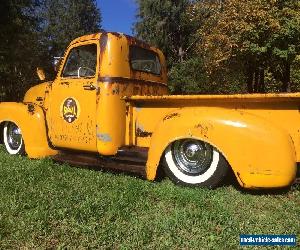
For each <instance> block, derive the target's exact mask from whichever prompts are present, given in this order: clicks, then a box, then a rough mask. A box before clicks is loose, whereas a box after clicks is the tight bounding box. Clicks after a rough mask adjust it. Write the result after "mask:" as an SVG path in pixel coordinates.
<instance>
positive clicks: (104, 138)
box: [97, 133, 112, 142]
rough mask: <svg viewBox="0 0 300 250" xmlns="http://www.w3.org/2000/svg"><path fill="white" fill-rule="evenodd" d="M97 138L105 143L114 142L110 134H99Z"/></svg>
mask: <svg viewBox="0 0 300 250" xmlns="http://www.w3.org/2000/svg"><path fill="white" fill-rule="evenodd" d="M97 138H98V139H99V140H100V141H103V142H111V141H112V139H111V136H110V135H109V134H105V133H98V134H97Z"/></svg>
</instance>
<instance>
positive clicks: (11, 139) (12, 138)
mask: <svg viewBox="0 0 300 250" xmlns="http://www.w3.org/2000/svg"><path fill="white" fill-rule="evenodd" d="M7 142H8V145H9V147H10V148H11V149H13V150H17V149H18V148H19V147H20V146H21V144H22V134H21V130H20V129H19V128H18V127H17V126H16V125H15V124H13V123H10V125H9V126H8V129H7Z"/></svg>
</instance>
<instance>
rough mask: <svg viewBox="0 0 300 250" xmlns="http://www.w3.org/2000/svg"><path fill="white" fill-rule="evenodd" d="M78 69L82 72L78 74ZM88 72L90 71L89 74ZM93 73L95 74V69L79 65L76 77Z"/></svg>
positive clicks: (92, 74)
mask: <svg viewBox="0 0 300 250" xmlns="http://www.w3.org/2000/svg"><path fill="white" fill-rule="evenodd" d="M80 71H83V72H82V74H80ZM89 72H90V74H89ZM94 75H95V71H94V70H92V69H91V68H89V67H79V68H78V70H77V76H78V78H79V77H80V76H94Z"/></svg>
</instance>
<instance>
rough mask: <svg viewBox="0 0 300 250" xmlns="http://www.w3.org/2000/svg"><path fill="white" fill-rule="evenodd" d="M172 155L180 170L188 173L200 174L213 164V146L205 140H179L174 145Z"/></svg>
mask: <svg viewBox="0 0 300 250" xmlns="http://www.w3.org/2000/svg"><path fill="white" fill-rule="evenodd" d="M172 156H173V159H174V162H175V164H176V166H177V168H178V169H179V170H180V171H182V172H184V173H185V174H187V175H199V174H202V173H204V172H205V171H206V170H207V169H208V168H209V167H210V166H211V163H212V159H213V147H212V146H211V145H209V144H208V143H205V142H203V141H198V140H193V139H186V140H179V141H176V142H175V143H174V144H173V146H172Z"/></svg>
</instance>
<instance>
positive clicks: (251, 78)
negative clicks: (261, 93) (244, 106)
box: [247, 66, 254, 93]
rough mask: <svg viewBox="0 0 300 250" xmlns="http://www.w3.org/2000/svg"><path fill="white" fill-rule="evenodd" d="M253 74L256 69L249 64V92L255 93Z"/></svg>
mask: <svg viewBox="0 0 300 250" xmlns="http://www.w3.org/2000/svg"><path fill="white" fill-rule="evenodd" d="M253 75H254V70H253V68H252V66H249V68H248V71H247V91H248V93H253Z"/></svg>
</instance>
